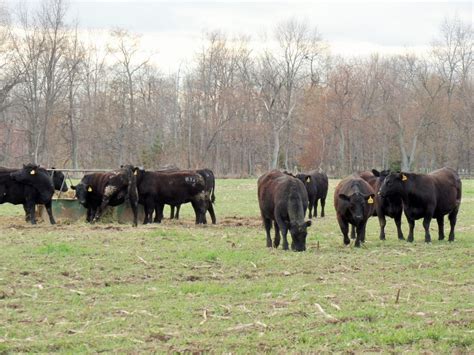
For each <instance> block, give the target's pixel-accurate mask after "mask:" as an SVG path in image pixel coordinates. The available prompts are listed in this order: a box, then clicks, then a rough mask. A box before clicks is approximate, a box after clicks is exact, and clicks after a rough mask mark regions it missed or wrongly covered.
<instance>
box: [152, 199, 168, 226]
mask: <svg viewBox="0 0 474 355" xmlns="http://www.w3.org/2000/svg"><path fill="white" fill-rule="evenodd" d="M153 204H154V205H155V219H154V220H153V223H161V220H162V219H163V209H164V208H165V205H161V204H159V203H156V202H155V201H153Z"/></svg>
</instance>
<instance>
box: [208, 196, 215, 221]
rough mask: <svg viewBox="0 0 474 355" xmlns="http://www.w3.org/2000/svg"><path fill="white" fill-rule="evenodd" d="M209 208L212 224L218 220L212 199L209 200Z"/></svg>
mask: <svg viewBox="0 0 474 355" xmlns="http://www.w3.org/2000/svg"><path fill="white" fill-rule="evenodd" d="M207 210H208V211H209V214H210V215H211V220H212V224H216V222H217V220H216V214H215V213H214V206H213V205H212V202H211V201H208V205H207Z"/></svg>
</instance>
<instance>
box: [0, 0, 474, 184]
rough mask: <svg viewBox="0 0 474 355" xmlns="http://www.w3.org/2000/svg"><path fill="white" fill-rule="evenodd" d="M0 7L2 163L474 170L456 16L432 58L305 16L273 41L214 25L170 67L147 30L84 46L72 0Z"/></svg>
mask: <svg viewBox="0 0 474 355" xmlns="http://www.w3.org/2000/svg"><path fill="white" fill-rule="evenodd" d="M0 11H1V14H0V165H2V166H19V165H20V164H21V163H22V162H27V161H31V162H39V163H41V164H43V165H49V166H51V165H55V166H58V167H73V168H80V167H84V168H85V167H87V168H112V167H113V168H115V167H117V166H119V165H120V164H123V163H133V164H136V165H140V164H141V165H144V166H146V167H149V168H155V167H158V166H163V165H167V164H173V165H176V166H179V167H180V168H196V167H208V168H211V169H212V170H214V172H215V173H216V174H217V175H218V176H223V175H227V176H248V175H256V174H260V173H261V172H263V171H266V170H268V169H270V168H273V167H279V168H285V169H289V170H303V169H310V168H311V169H313V168H322V169H324V170H325V171H327V172H328V173H329V174H331V175H336V176H337V175H338V176H342V175H344V174H347V173H349V172H352V171H356V170H365V169H369V168H372V167H377V168H392V169H403V170H417V171H429V170H433V169H435V168H438V167H441V166H451V167H453V168H455V169H458V170H460V171H461V173H466V174H472V172H473V168H474V167H473V164H474V117H473V115H474V102H473V100H474V92H473V84H474V82H473V30H472V27H471V25H470V24H466V23H462V22H461V21H460V20H459V19H457V18H454V19H447V20H446V21H445V22H444V23H443V24H440V28H439V32H437V33H433V43H432V47H431V50H430V51H427V52H426V54H425V55H423V56H422V55H415V54H410V53H406V54H400V55H392V56H388V55H380V54H374V55H372V56H368V57H365V58H346V57H344V58H343V57H338V56H334V55H331V54H330V51H329V49H328V46H327V45H326V43H325V42H324V41H323V37H322V34H320V33H319V32H318V31H317V30H316V29H315V28H313V27H311V26H310V25H309V24H308V23H306V22H300V21H298V20H295V19H290V20H288V21H285V22H282V23H278V24H275V27H274V28H271V29H268V30H269V33H268V34H267V37H266V38H261V36H257V34H256V35H255V37H253V38H249V37H245V36H241V37H232V36H229V35H227V34H225V33H223V32H220V31H215V32H211V33H207V34H206V35H205V38H206V45H205V46H204V48H202V50H201V51H200V52H198V53H196V54H195V56H194V59H193V61H192V62H191V63H188V64H187V65H186V66H184V65H183V66H181V67H180V69H179V70H178V71H176V72H175V73H171V74H169V73H164V72H162V71H161V70H160V66H159V53H158V54H157V55H156V56H154V57H153V60H152V58H151V57H147V55H146V54H145V53H147V51H146V50H147V48H145V46H144V45H143V43H142V42H141V38H140V36H139V35H137V34H133V33H130V32H128V31H126V30H123V29H113V30H111V31H110V35H109V37H108V43H107V44H101V43H99V42H96V43H93V42H91V41H88V42H87V41H85V40H83V38H84V35H81V34H80V33H83V31H82V32H80V31H78V26H77V25H76V24H74V23H67V22H66V15H67V6H66V4H65V3H64V2H63V1H62V0H48V1H44V2H43V3H42V5H41V6H39V7H38V8H35V9H34V10H32V9H27V8H18V9H15V11H11V12H12V13H8V11H7V10H6V9H5V8H2V9H0ZM255 41H258V43H260V44H261V45H259V46H257V48H255V47H256V46H255V44H254V43H255ZM252 43H253V44H252ZM158 47H159V44H158ZM157 63H158V64H157Z"/></svg>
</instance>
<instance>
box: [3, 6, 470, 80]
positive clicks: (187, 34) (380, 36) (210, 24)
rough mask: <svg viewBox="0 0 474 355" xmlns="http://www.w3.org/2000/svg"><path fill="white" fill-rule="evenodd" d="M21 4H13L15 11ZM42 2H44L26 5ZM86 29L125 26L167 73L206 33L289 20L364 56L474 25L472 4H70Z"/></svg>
mask: <svg viewBox="0 0 474 355" xmlns="http://www.w3.org/2000/svg"><path fill="white" fill-rule="evenodd" d="M15 2H16V1H15V0H10V1H8V3H9V4H10V6H14V4H15ZM26 2H27V3H37V2H38V0H27V1H26ZM69 3H70V6H69V15H70V18H77V19H78V21H79V25H80V27H81V28H83V29H95V30H99V31H100V30H108V29H111V28H114V27H123V28H126V29H129V30H131V31H134V32H139V33H142V34H143V37H142V40H143V42H144V43H145V46H146V47H147V49H149V50H150V51H153V52H155V53H156V55H155V60H156V62H157V63H161V67H162V69H164V70H165V71H167V70H174V69H175V68H176V67H177V66H178V65H179V63H180V62H186V61H190V60H191V59H192V56H193V54H194V53H195V52H196V51H197V50H199V48H200V46H201V45H202V42H201V39H202V38H203V33H204V32H205V31H210V30H216V29H220V30H223V31H225V32H227V33H229V34H240V33H243V34H248V35H251V36H252V37H253V38H254V39H255V40H257V39H258V37H259V35H260V34H261V33H262V32H264V31H271V30H272V29H273V28H274V26H275V25H276V24H277V23H278V22H280V21H282V20H285V19H289V18H297V19H301V20H306V21H308V22H309V23H310V24H311V25H315V26H317V27H318V29H319V31H320V33H321V34H322V36H323V39H324V40H326V41H327V42H329V44H330V45H331V49H332V51H333V52H335V53H338V54H344V55H365V54H370V53H373V52H376V51H378V52H381V53H394V52H399V51H403V50H405V49H408V50H412V51H415V52H418V51H422V50H423V49H424V48H425V49H426V48H428V47H429V45H430V43H431V42H432V40H433V38H434V37H435V36H436V35H437V34H438V31H439V27H440V24H441V22H442V21H443V19H444V18H445V17H453V16H458V17H459V18H460V19H461V20H463V22H470V23H472V19H473V5H472V2H471V1H441V2H440V1H437V2H433V1H423V2H414V1H313V2H301V1H292V2H290V1H278V2H275V1H238V2H237V1H152V0H145V1H143V0H142V1H131V0H121V1H112V0H88V1H86V0H69Z"/></svg>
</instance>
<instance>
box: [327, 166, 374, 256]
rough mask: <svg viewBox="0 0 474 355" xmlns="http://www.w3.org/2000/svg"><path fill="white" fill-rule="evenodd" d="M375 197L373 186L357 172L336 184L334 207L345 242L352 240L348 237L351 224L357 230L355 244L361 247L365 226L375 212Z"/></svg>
mask: <svg viewBox="0 0 474 355" xmlns="http://www.w3.org/2000/svg"><path fill="white" fill-rule="evenodd" d="M374 198H375V193H374V190H373V189H372V187H371V186H370V185H369V184H368V183H367V182H366V181H365V180H364V179H362V178H361V177H360V176H359V175H357V174H354V175H351V176H348V177H346V178H345V179H343V180H341V182H339V184H338V185H337V186H336V189H335V191H334V207H335V208H336V214H337V221H338V223H339V227H340V228H341V232H342V235H343V237H344V244H346V245H348V244H350V242H351V241H350V239H349V237H348V233H349V224H351V226H352V230H353V231H354V229H355V231H356V232H357V238H356V241H355V246H356V247H360V243H364V242H365V227H366V225H367V220H368V219H369V217H370V216H371V215H372V214H373V212H374V202H375V201H374ZM352 234H354V232H352Z"/></svg>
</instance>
